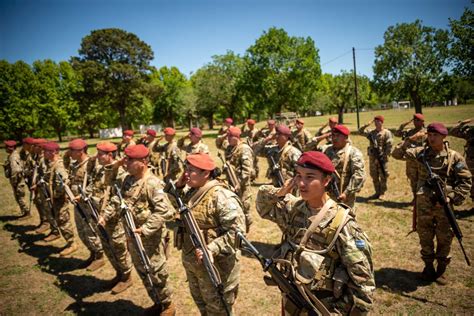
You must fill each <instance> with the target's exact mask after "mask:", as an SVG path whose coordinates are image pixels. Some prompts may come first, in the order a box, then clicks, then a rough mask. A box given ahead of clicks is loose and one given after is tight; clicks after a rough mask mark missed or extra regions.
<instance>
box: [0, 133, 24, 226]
mask: <svg viewBox="0 0 474 316" xmlns="http://www.w3.org/2000/svg"><path fill="white" fill-rule="evenodd" d="M4 143H5V149H6V152H7V159H6V161H5V163H4V164H3V168H4V171H5V177H6V178H7V179H8V180H10V185H11V186H12V190H13V195H14V196H15V200H16V202H17V203H18V206H19V207H20V211H21V216H24V217H29V216H30V212H29V210H28V206H27V205H26V201H25V195H26V189H25V187H26V184H25V180H24V178H23V162H22V160H21V158H20V152H19V151H18V150H16V149H15V147H16V142H15V141H14V140H7V141H5V142H4Z"/></svg>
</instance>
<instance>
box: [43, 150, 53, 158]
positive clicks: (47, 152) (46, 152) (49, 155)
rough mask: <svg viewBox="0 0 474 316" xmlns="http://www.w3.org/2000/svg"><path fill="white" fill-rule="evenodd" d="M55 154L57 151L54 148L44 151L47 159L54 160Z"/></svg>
mask: <svg viewBox="0 0 474 316" xmlns="http://www.w3.org/2000/svg"><path fill="white" fill-rule="evenodd" d="M55 154H56V152H55V151H54V150H45V151H44V158H45V159H46V160H53V159H54V155H55Z"/></svg>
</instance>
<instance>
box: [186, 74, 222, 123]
mask: <svg viewBox="0 0 474 316" xmlns="http://www.w3.org/2000/svg"><path fill="white" fill-rule="evenodd" d="M221 79H222V78H221V77H220V75H219V71H218V69H217V67H216V66H214V65H206V66H204V67H201V68H199V69H198V70H197V71H196V72H195V73H194V74H193V75H192V76H191V82H192V87H193V89H194V94H195V97H196V112H197V114H198V115H199V116H202V117H204V118H206V120H207V123H208V125H209V128H210V129H213V128H214V113H215V112H217V111H220V110H221V107H222V105H221V101H220V93H219V92H221V91H220V90H219V86H220V85H221V84H222V81H221Z"/></svg>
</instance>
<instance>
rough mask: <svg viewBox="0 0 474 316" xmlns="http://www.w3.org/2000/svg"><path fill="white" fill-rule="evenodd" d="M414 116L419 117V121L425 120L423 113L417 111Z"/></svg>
mask: <svg viewBox="0 0 474 316" xmlns="http://www.w3.org/2000/svg"><path fill="white" fill-rule="evenodd" d="M413 118H414V119H417V120H418V121H423V122H424V121H425V117H424V116H423V114H421V113H416V114H415V115H413Z"/></svg>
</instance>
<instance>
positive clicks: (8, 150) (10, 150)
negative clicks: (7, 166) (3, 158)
mask: <svg viewBox="0 0 474 316" xmlns="http://www.w3.org/2000/svg"><path fill="white" fill-rule="evenodd" d="M5 150H6V151H7V153H9V154H11V153H12V152H13V151H14V150H15V147H8V146H7V147H5Z"/></svg>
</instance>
